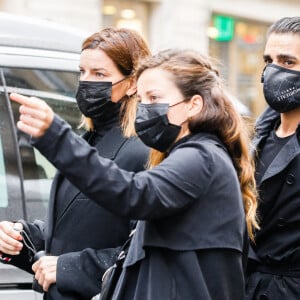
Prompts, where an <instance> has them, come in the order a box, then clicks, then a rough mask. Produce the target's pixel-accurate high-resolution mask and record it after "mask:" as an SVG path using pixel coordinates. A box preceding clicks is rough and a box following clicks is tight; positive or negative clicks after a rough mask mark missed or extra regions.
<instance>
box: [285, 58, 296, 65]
mask: <svg viewBox="0 0 300 300" xmlns="http://www.w3.org/2000/svg"><path fill="white" fill-rule="evenodd" d="M283 64H284V65H285V66H292V65H294V64H295V62H294V61H293V60H290V59H286V60H284V61H283Z"/></svg>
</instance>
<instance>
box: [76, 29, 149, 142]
mask: <svg viewBox="0 0 300 300" xmlns="http://www.w3.org/2000/svg"><path fill="white" fill-rule="evenodd" d="M86 49H100V50H102V51H104V52H105V54H106V55H107V56H108V57H109V58H110V59H111V60H112V61H113V62H114V64H115V65H116V66H117V68H118V70H119V71H120V72H121V73H122V74H123V75H124V77H128V78H129V77H130V78H131V80H135V74H134V71H135V69H136V68H137V66H138V63H139V60H140V59H142V58H145V57H147V56H149V55H150V49H149V47H148V45H147V43H146V42H145V40H144V39H143V38H142V36H141V35H140V34H138V33H137V32H136V31H134V30H131V29H127V28H120V29H117V28H105V29H103V30H101V31H99V32H96V33H94V34H92V35H91V36H89V37H88V38H87V39H86V40H85V41H84V42H83V43H82V49H81V51H84V50H86ZM136 104H137V101H136V96H135V95H132V96H130V97H129V96H124V99H122V105H121V111H120V123H121V127H122V130H123V134H124V135H125V136H127V137H129V136H131V135H134V134H135V130H134V120H135V114H136ZM81 126H84V127H85V128H86V129H87V130H92V129H93V123H92V120H91V119H90V118H87V117H84V116H83V118H82V122H81Z"/></svg>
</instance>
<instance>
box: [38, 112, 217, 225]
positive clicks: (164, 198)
mask: <svg viewBox="0 0 300 300" xmlns="http://www.w3.org/2000/svg"><path fill="white" fill-rule="evenodd" d="M50 141H51V142H50ZM33 144H34V146H35V147H36V148H37V149H38V150H39V151H40V152H41V153H42V154H43V155H45V156H46V158H47V159H48V160H49V161H50V162H52V163H53V164H54V166H55V167H56V168H57V169H59V170H60V171H61V172H62V173H63V174H64V175H65V176H66V177H67V178H68V179H69V180H70V181H71V182H72V183H73V184H74V185H75V186H76V187H77V188H78V189H79V190H80V191H81V192H83V193H84V194H86V195H87V196H88V197H89V198H91V199H92V200H94V201H96V202H97V203H98V204H99V205H101V206H102V207H104V208H105V209H107V210H109V211H111V212H112V213H114V214H117V215H122V216H126V217H129V218H130V219H145V220H146V219H153V218H160V217H163V216H167V215H172V214H176V213H178V211H179V210H181V209H182V208H186V207H187V206H189V205H191V204H192V203H193V202H194V201H196V200H197V199H199V196H200V194H201V193H205V192H206V190H207V189H208V188H209V185H210V180H211V172H212V164H211V156H210V154H209V151H206V152H205V151H200V149H198V148H197V147H182V148H180V149H178V150H176V151H172V153H171V155H169V157H168V158H167V159H165V160H164V161H163V162H162V163H160V164H159V165H158V166H157V167H155V168H153V169H152V170H148V171H142V172H139V173H134V172H128V171H125V170H122V169H120V168H119V167H118V166H117V165H116V164H115V162H113V161H111V160H108V159H105V158H103V157H99V155H98V153H97V151H96V149H95V148H92V147H90V146H89V145H88V143H87V142H86V141H85V140H83V139H82V138H80V137H79V136H77V135H76V134H75V133H73V132H72V130H71V127H70V126H69V125H68V124H67V123H66V122H64V121H63V120H62V119H60V118H59V117H58V116H55V118H54V121H53V123H52V124H51V126H50V128H49V129H48V130H47V132H46V134H45V135H44V136H43V137H41V138H40V139H38V140H36V141H35V142H34V143H33ZM204 150H205V149H204ZM84 169H87V170H89V172H88V173H87V172H84V173H83V172H82V170H84Z"/></svg>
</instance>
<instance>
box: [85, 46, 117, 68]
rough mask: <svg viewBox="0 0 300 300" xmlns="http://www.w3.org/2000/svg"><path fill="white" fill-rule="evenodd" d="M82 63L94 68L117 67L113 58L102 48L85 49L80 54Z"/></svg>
mask: <svg viewBox="0 0 300 300" xmlns="http://www.w3.org/2000/svg"><path fill="white" fill-rule="evenodd" d="M80 65H84V66H86V67H93V68H104V69H111V68H115V67H116V66H115V64H114V62H113V60H112V59H111V58H110V57H109V56H108V55H107V54H106V53H105V52H104V51H103V50H101V49H85V50H83V51H82V52H81V55H80Z"/></svg>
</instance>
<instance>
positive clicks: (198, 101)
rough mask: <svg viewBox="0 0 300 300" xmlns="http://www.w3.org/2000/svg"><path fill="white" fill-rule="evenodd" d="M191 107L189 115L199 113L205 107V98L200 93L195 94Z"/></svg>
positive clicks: (190, 116)
mask: <svg viewBox="0 0 300 300" xmlns="http://www.w3.org/2000/svg"><path fill="white" fill-rule="evenodd" d="M189 104H190V108H189V111H188V117H189V118H192V117H193V116H195V115H197V114H199V113H200V112H201V111H202V108H203V98H202V97H201V96H200V95H194V96H193V97H192V98H191V100H190V102H189Z"/></svg>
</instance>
